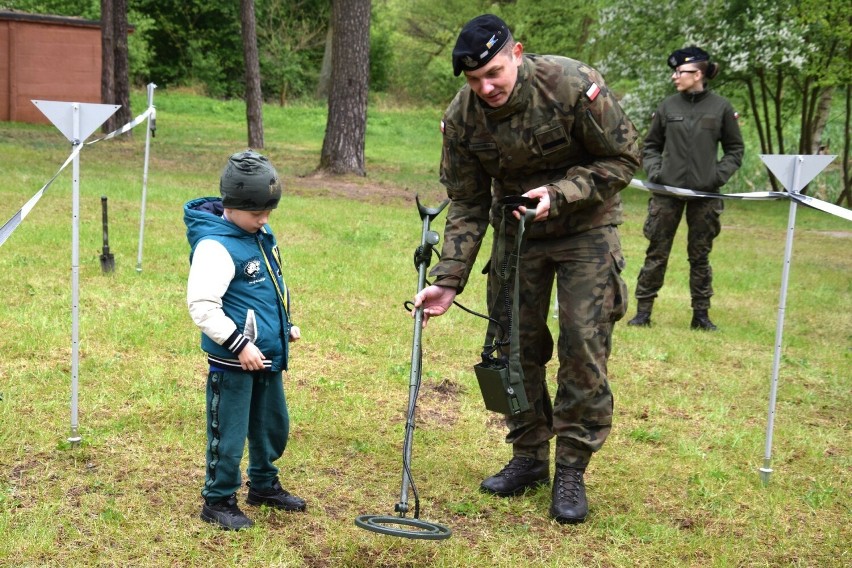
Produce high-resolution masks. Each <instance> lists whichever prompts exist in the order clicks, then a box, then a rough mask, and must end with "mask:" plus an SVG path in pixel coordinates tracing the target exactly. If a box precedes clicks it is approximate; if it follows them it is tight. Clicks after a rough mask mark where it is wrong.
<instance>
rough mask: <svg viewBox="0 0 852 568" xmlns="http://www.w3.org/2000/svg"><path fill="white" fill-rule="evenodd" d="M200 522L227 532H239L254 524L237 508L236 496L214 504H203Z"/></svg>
mask: <svg viewBox="0 0 852 568" xmlns="http://www.w3.org/2000/svg"><path fill="white" fill-rule="evenodd" d="M201 520H202V521H205V522H208V523H211V524H214V525H218V526H219V528H222V529H225V530H228V531H239V530H242V529H247V528H249V527H251V526H252V525H253V524H254V523H253V522H251V519H249V518H248V517H246V516H245V514H244V513H243V512H242V511H240V508H239V507H237V496H236V495H231V496H230V497H228V498H227V499H223V500H222V501H217V502H216V503H208V502H207V501H205V502H204V505H203V506H202V507H201Z"/></svg>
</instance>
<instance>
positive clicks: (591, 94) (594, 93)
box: [586, 83, 601, 101]
mask: <svg viewBox="0 0 852 568" xmlns="http://www.w3.org/2000/svg"><path fill="white" fill-rule="evenodd" d="M599 94H601V88H600V87H598V84H597V83H592V86H591V87H589V90H588V91H586V98H587V99H589V100H590V101H593V100H595V99H596V98H598V95H599Z"/></svg>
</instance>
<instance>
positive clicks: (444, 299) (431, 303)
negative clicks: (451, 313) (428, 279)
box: [411, 284, 458, 327]
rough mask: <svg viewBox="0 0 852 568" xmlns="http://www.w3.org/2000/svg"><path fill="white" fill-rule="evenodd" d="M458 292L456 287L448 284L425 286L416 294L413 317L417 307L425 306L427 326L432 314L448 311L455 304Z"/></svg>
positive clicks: (424, 321)
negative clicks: (450, 286)
mask: <svg viewBox="0 0 852 568" xmlns="http://www.w3.org/2000/svg"><path fill="white" fill-rule="evenodd" d="M456 294H458V292H457V291H456V289H455V288H449V287H447V286H437V285H435V284H433V285H431V286H427V287H426V288H423V289H422V290H421V291H420V292H419V293H418V294H417V295H416V296H414V309H413V310H411V317H414V315H415V312H416V311H417V308H419V307H421V306H422V307H423V327H426V322H427V321H428V320H429V318H430V317H432V316H440V315H444V314H445V313H447V310H449V309H450V306H452V305H453V300H455V299H456Z"/></svg>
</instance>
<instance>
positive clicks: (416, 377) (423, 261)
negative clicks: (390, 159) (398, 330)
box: [396, 196, 450, 516]
mask: <svg viewBox="0 0 852 568" xmlns="http://www.w3.org/2000/svg"><path fill="white" fill-rule="evenodd" d="M415 200H416V202H417V210H418V212H419V213H420V219H421V220H422V221H423V232H422V234H421V237H420V249H419V254H418V255H417V259H418V260H417V264H418V266H417V292H416V293H418V294H419V293H420V291H421V290H423V288H424V286H425V285H426V268H427V267H428V265H429V258H430V256H431V254H432V247H434V246H435V245H437V244H438V241H439V240H440V237H439V236H438V233H436V232H435V231H432V230H430V228H429V226H430V224H431V222H432V220H433V219H434V218H435V217H437V216H438V215H439V214H440V213H441V211H443V210H444V208H445V207H446V206H447V204H449V202H450V200H449V199H445V200H444V202H443V203H441V205H439V206H438V207H435V208H429V207H424V206H423V204H422V203H420V197H419V196H415ZM422 332H423V306H420V307H419V308H417V309H416V310H415V311H414V334H413V335H414V338H413V340H412V344H411V374H410V375H409V381H408V414H407V421H406V424H405V442H404V443H403V446H402V447H403V451H402V463H403V468H402V488H401V490H400V499H399V503H397V504H396V512H397V513H399V515H400V516H405V514H406V513H407V512H408V509H409V507H408V488H409V485H410V484H411V481H412V480H411V478H410V475H411V469H410V467H411V442H412V438H413V437H414V410H415V408H416V406H417V391H418V390H419V389H420V363H421V361H420V353H421V347H420V337H421V335H422Z"/></svg>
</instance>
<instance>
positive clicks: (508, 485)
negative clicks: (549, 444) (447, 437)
mask: <svg viewBox="0 0 852 568" xmlns="http://www.w3.org/2000/svg"><path fill="white" fill-rule="evenodd" d="M548 483H550V462H548V461H547V460H537V459H533V458H522V457H519V456H515V457H513V458H512V459H511V460H510V461H509V463H507V464H506V466H505V467H504V468H503V469H501V470H500V471H499V472H497V473H495V474H494V475H492V476H491V477H489V478H488V479H486V480H485V481H483V482H482V483H481V484H480V485H479V489H480V491H482V492H483V493H491V494H493V495H497V496H498V497H514V496H515V495H520V494H521V493H523V492H524V491H526V490H527V489H534V488H536V487H541V486H542V485H547V484H548Z"/></svg>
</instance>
